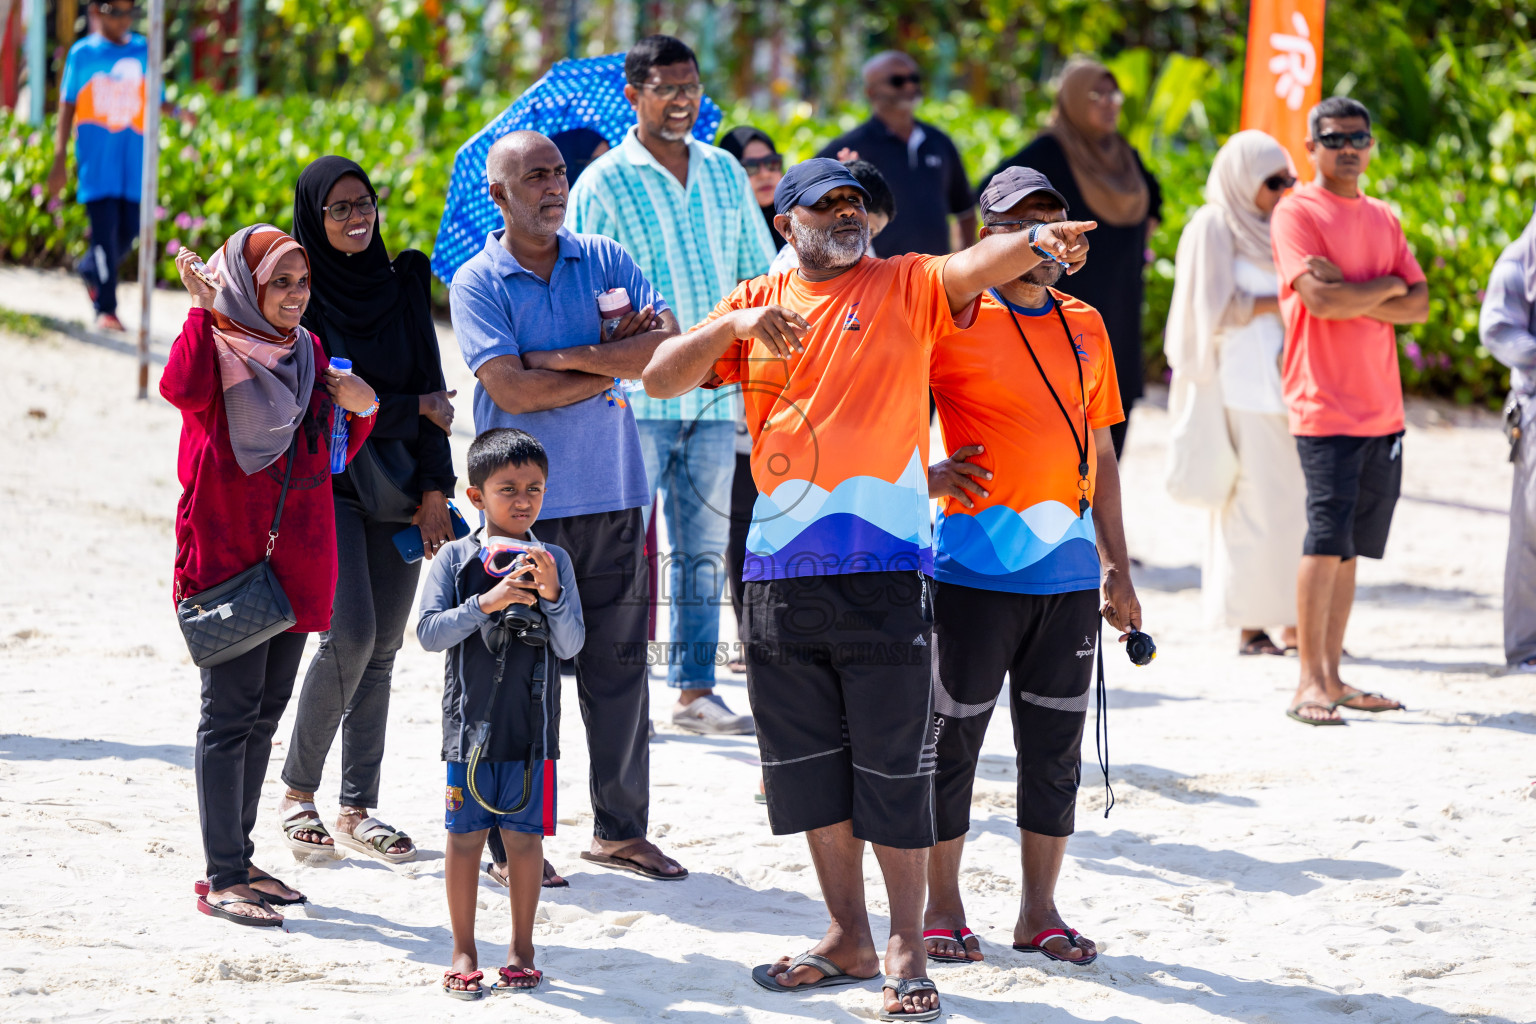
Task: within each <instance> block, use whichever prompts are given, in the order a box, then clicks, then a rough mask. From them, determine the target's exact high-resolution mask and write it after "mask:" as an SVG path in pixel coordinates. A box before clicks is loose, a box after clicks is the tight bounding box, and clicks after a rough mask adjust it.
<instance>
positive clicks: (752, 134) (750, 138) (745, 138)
mask: <svg viewBox="0 0 1536 1024" xmlns="http://www.w3.org/2000/svg"><path fill="white" fill-rule="evenodd" d="M753 142H761V143H762V144H763V145H765V146H767V147H768V149H769V150H770V151H771V152H773V153H778V151H779V147H778V146H775V145H774V144H773V139H771V138H770V137H769V136H768V133H767V132H765V131H763V130H762V129H761V128H754V127H752V126H751V125H749V124H744V125H741V126H740V127H737V128H732V129H731V130H730V131H728V132H726V133H725V134H724V135H722V136H720V139H719V142H718V143H717V145H719V147H720V148H721V149H723V150H725V151H726V152H727V153H729V154H731V156H733V157H735V158H736V160H737V161H738V162H740V160H741V158H742V157H741V154H743V153H745V152H746V151H747V146H748V145H749V144H750V143H753ZM762 211H763V220H764V221H765V222H767V224H768V234H769V235H771V236H772V237H773V247H774V248H775V249H781V248H783V246H784V236H783V235H781V234H779V230H778V228H776V227H774V226H773V204H772V203H769V204H768V205H767V206H764V207H762Z"/></svg>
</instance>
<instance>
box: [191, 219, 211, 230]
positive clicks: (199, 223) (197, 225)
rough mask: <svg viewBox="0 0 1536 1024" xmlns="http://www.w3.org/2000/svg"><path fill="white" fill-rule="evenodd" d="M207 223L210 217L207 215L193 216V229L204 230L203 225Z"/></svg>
mask: <svg viewBox="0 0 1536 1024" xmlns="http://www.w3.org/2000/svg"><path fill="white" fill-rule="evenodd" d="M207 223H208V218H207V217H193V218H192V230H193V231H201V230H203V225H204V224H207Z"/></svg>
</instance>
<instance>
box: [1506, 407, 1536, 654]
mask: <svg viewBox="0 0 1536 1024" xmlns="http://www.w3.org/2000/svg"><path fill="white" fill-rule="evenodd" d="M1533 406H1536V402H1533V401H1532V400H1531V399H1526V400H1525V402H1524V410H1523V412H1522V415H1521V424H1522V437H1521V439H1520V444H1519V447H1518V448H1517V449H1516V456H1515V483H1514V489H1513V491H1512V492H1511V495H1510V500H1509V552H1508V554H1507V555H1506V556H1505V558H1504V660H1505V661H1506V662H1507V663H1509V664H1511V665H1518V664H1519V663H1520V662H1522V661H1525V660H1526V659H1528V658H1533V657H1536V433H1532V431H1533V430H1536V415H1533V413H1536V409H1533Z"/></svg>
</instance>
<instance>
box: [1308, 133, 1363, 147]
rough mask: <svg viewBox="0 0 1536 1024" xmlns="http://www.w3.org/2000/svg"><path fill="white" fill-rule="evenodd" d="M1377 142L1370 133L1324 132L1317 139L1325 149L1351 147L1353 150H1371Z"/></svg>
mask: <svg viewBox="0 0 1536 1024" xmlns="http://www.w3.org/2000/svg"><path fill="white" fill-rule="evenodd" d="M1375 141H1376V139H1375V137H1373V136H1372V135H1371V133H1370V132H1369V131H1365V130H1361V131H1357V132H1322V133H1321V134H1319V135H1318V137H1317V144H1318V145H1320V146H1322V147H1323V148H1324V149H1343V148H1344V147H1345V146H1349V147H1351V148H1353V149H1370V148H1371V145H1372V144H1373V143H1374V142H1375Z"/></svg>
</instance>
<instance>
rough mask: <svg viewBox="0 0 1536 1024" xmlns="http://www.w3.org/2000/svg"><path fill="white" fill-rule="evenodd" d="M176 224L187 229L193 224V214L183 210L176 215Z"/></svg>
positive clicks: (182, 228)
mask: <svg viewBox="0 0 1536 1024" xmlns="http://www.w3.org/2000/svg"><path fill="white" fill-rule="evenodd" d="M176 226H177V227H179V228H181V230H183V231H185V230H187V229H188V228H190V227H191V226H192V215H191V214H190V213H187V212H186V211H185V210H183V211H182V212H181V213H178V214H177V215H176Z"/></svg>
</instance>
